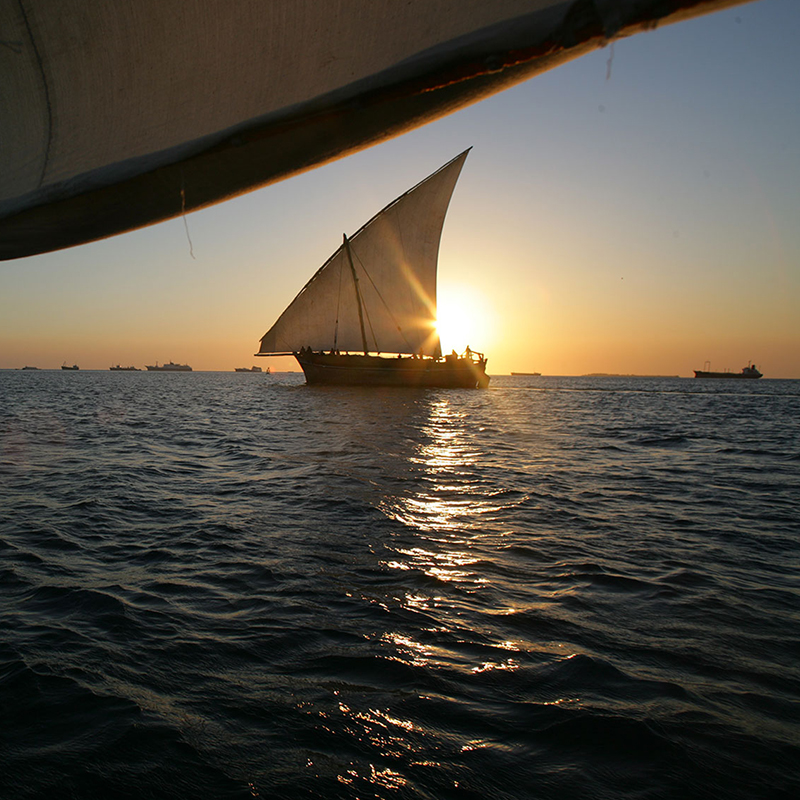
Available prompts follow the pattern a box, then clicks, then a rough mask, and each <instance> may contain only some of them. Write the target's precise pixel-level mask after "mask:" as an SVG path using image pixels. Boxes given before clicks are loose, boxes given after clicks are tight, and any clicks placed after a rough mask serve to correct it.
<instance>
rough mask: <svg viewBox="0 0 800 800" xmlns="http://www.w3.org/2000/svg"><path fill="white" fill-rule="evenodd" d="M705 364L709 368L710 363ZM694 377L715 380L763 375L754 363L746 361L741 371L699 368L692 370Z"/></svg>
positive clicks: (750, 377)
mask: <svg viewBox="0 0 800 800" xmlns="http://www.w3.org/2000/svg"><path fill="white" fill-rule="evenodd" d="M706 365H707V366H708V367H709V368H710V367H711V363H710V362H708V361H706ZM694 376H695V378H712V379H715V380H751V381H754V380H758V379H759V378H761V377H763V375H762V373H761V372H759V371H758V370H757V369H756V365H755V364H750V363H749V362H748V364H747V366H746V367H742V371H741V372H711V371H710V369H709V370H699V369H696V370H695V371H694Z"/></svg>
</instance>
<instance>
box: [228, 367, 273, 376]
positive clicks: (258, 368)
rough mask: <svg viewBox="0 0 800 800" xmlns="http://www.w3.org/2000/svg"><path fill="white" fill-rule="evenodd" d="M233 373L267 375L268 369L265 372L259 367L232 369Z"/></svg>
mask: <svg viewBox="0 0 800 800" xmlns="http://www.w3.org/2000/svg"><path fill="white" fill-rule="evenodd" d="M233 371H234V372H264V373H265V374H266V375H269V372H270V369H269V367H267V369H266V370H263V369H261V367H234V370H233Z"/></svg>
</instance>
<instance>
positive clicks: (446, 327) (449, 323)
mask: <svg viewBox="0 0 800 800" xmlns="http://www.w3.org/2000/svg"><path fill="white" fill-rule="evenodd" d="M491 328H492V324H491V319H490V313H489V309H488V308H487V304H486V300H485V298H484V297H483V296H481V295H479V294H478V292H477V291H476V290H474V289H471V288H470V287H468V286H464V285H454V286H445V287H440V289H439V301H438V308H437V321H436V329H437V331H438V332H439V338H440V339H441V341H442V351H443V352H445V353H449V352H450V351H451V350H455V351H457V352H459V353H463V352H464V350H465V349H466V348H467V346H469V347H471V348H472V349H473V350H478V351H482V352H485V351H486V350H487V349H489V340H490V338H491Z"/></svg>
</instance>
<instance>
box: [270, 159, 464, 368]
mask: <svg viewBox="0 0 800 800" xmlns="http://www.w3.org/2000/svg"><path fill="white" fill-rule="evenodd" d="M468 153H469V150H467V151H465V152H463V153H461V155H459V156H456V158H454V159H453V160H452V161H450V162H449V163H447V164H445V165H444V166H443V167H442V168H441V169H439V170H437V171H436V172H434V173H433V174H432V175H430V176H429V177H427V178H426V179H425V180H423V181H422V182H421V183H418V184H417V185H416V186H415V187H414V188H413V189H409V191H407V192H406V193H405V194H403V195H401V196H400V197H398V198H397V199H396V200H395V201H394V202H392V203H390V204H389V205H388V206H386V208H384V209H383V210H382V211H380V212H379V213H378V214H376V215H375V216H374V217H373V218H372V219H371V220H370V221H369V222H367V223H366V225H364V226H363V227H362V228H361V229H360V230H359V231H357V232H356V233H355V234H354V235H353V236H352V237H350V238H348V237H346V236H345V237H344V241H343V242H342V245H341V246H340V247H339V249H338V250H337V251H336V252H335V253H334V254H333V255H332V256H331V257H330V258H329V259H328V260H327V261H326V262H325V263H324V264H323V265H322V267H320V269H319V270H318V271H317V272H316V274H315V275H314V276H313V277H312V278H311V280H310V281H309V282H308V283H307V284H306V285H305V287H303V289H302V291H301V292H300V294H298V295H297V297H296V298H295V299H294V301H293V302H292V303H291V304H290V305H289V307H288V308H287V309H286V311H284V312H283V314H281V316H280V317H279V318H278V321H277V322H276V323H275V324H274V325H273V326H272V327H271V328H270V329H269V330H268V331H267V332H266V333H265V334H264V336H263V337H262V339H261V348H260V350H259V353H258V354H259V355H269V354H286V353H296V352H298V351H299V350H300V349H301V348H310V349H312V350H340V351H358V352H361V353H368V352H374V353H407V354H417V355H425V356H432V357H438V356H440V355H441V348H440V345H439V337H438V334H437V333H436V270H437V262H438V258H439V240H440V238H441V233H442V227H443V225H444V219H445V214H446V213H447V208H448V205H449V203H450V197H451V195H452V193H453V189H454V188H455V185H456V181H457V180H458V176H459V174H460V173H461V168H462V166H463V165H464V161H465V159H466V157H467V154H468Z"/></svg>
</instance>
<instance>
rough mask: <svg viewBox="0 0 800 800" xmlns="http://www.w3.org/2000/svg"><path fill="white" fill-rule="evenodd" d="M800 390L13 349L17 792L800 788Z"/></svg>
mask: <svg viewBox="0 0 800 800" xmlns="http://www.w3.org/2000/svg"><path fill="white" fill-rule="evenodd" d="M798 412H800V382H794V381H775V380H762V381H759V382H752V383H751V382H742V383H739V382H697V381H694V380H689V379H642V378H639V379H634V378H551V377H541V378H535V377H531V378H521V377H514V378H511V377H506V378H502V377H498V378H495V379H494V380H493V383H492V386H491V388H490V389H489V390H487V391H459V390H455V391H441V390H422V391H414V390H406V391H403V390H391V389H383V390H380V389H379V390H362V389H332V388H328V389H316V388H311V387H307V386H305V385H303V384H302V379H301V378H300V376H297V375H291V374H277V375H275V374H273V375H257V374H237V373H233V372H231V373H225V374H223V373H191V374H155V373H146V372H142V373H111V372H86V371H81V372H61V371H42V372H11V371H6V372H0V797H2V798H3V800H19V799H21V798H99V797H104V798H137V799H139V798H251V797H262V798H353V799H355V798H387V799H389V798H408V799H411V798H414V799H416V798H425V799H426V800H434V799H436V800H439V799H440V798H476V800H477V798H558V799H559V800H571V799H572V798H576V799H577V798H615V799H616V798H623V800H625V799H628V798H630V799H631V800H633V799H634V798H635V799H636V800H639V799H643V798H725V800H731V798H748V799H750V798H795V797H798V796H800V625H798V623H799V622H800V558H799V556H800V413H798Z"/></svg>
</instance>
